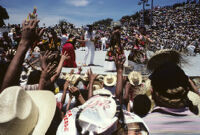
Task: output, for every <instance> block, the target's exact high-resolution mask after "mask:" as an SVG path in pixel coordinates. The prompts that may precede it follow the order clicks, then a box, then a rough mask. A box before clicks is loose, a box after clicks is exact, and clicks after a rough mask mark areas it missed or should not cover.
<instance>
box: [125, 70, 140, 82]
mask: <svg viewBox="0 0 200 135" xmlns="http://www.w3.org/2000/svg"><path fill="white" fill-rule="evenodd" d="M128 79H129V82H130V83H131V84H132V85H134V86H135V85H140V84H141V83H142V75H141V74H140V73H139V72H136V71H132V72H131V73H129V75H128ZM136 83H137V84H136Z"/></svg>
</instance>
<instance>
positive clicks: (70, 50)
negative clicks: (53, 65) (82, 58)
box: [62, 42, 77, 68]
mask: <svg viewBox="0 0 200 135" xmlns="http://www.w3.org/2000/svg"><path fill="white" fill-rule="evenodd" d="M64 52H67V54H68V55H69V56H70V59H68V60H65V61H64V63H63V67H73V68H76V67H77V65H76V54H75V51H74V46H73V45H72V44H71V43H69V42H67V43H66V44H65V45H64V46H63V48H62V53H63V54H64Z"/></svg>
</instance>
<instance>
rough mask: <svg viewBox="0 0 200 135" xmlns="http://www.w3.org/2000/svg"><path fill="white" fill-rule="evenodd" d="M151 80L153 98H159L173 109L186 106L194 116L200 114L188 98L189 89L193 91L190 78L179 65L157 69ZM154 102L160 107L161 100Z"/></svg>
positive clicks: (165, 65) (168, 64)
mask: <svg viewBox="0 0 200 135" xmlns="http://www.w3.org/2000/svg"><path fill="white" fill-rule="evenodd" d="M149 78H150V79H151V85H152V88H153V95H152V97H153V98H154V97H155V96H159V97H160V100H163V101H164V102H165V103H164V104H165V105H166V104H167V105H168V106H170V107H171V108H178V107H183V105H184V106H187V107H189V109H190V111H191V112H193V113H194V114H198V109H197V107H196V106H194V105H193V104H192V102H191V101H190V100H189V99H188V97H187V94H188V92H189V89H191V85H190V83H189V80H188V76H187V75H186V74H185V73H184V71H183V70H182V69H181V68H180V67H179V66H178V65H176V64H175V63H165V64H163V65H162V66H160V67H159V68H157V69H156V70H155V71H154V72H153V73H152V74H151V76H150V77H149ZM174 99H175V100H176V101H175V100H174ZM177 99H178V100H177ZM154 101H155V103H156V104H157V105H160V101H159V100H157V99H156V98H154ZM161 105H163V104H161ZM165 105H164V106H165Z"/></svg>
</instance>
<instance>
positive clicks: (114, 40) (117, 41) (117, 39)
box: [110, 32, 121, 46]
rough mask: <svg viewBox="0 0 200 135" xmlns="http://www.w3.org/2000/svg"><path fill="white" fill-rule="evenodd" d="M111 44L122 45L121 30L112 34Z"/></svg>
mask: <svg viewBox="0 0 200 135" xmlns="http://www.w3.org/2000/svg"><path fill="white" fill-rule="evenodd" d="M110 45H111V46H115V45H118V46H120V45H121V40H120V33H119V32H115V33H114V34H112V36H111V38H110Z"/></svg>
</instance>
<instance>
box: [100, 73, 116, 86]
mask: <svg viewBox="0 0 200 135" xmlns="http://www.w3.org/2000/svg"><path fill="white" fill-rule="evenodd" d="M103 82H104V84H105V85H106V86H114V85H116V83H117V77H116V76H115V75H112V74H108V75H107V76H105V77H104V80H103Z"/></svg>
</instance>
